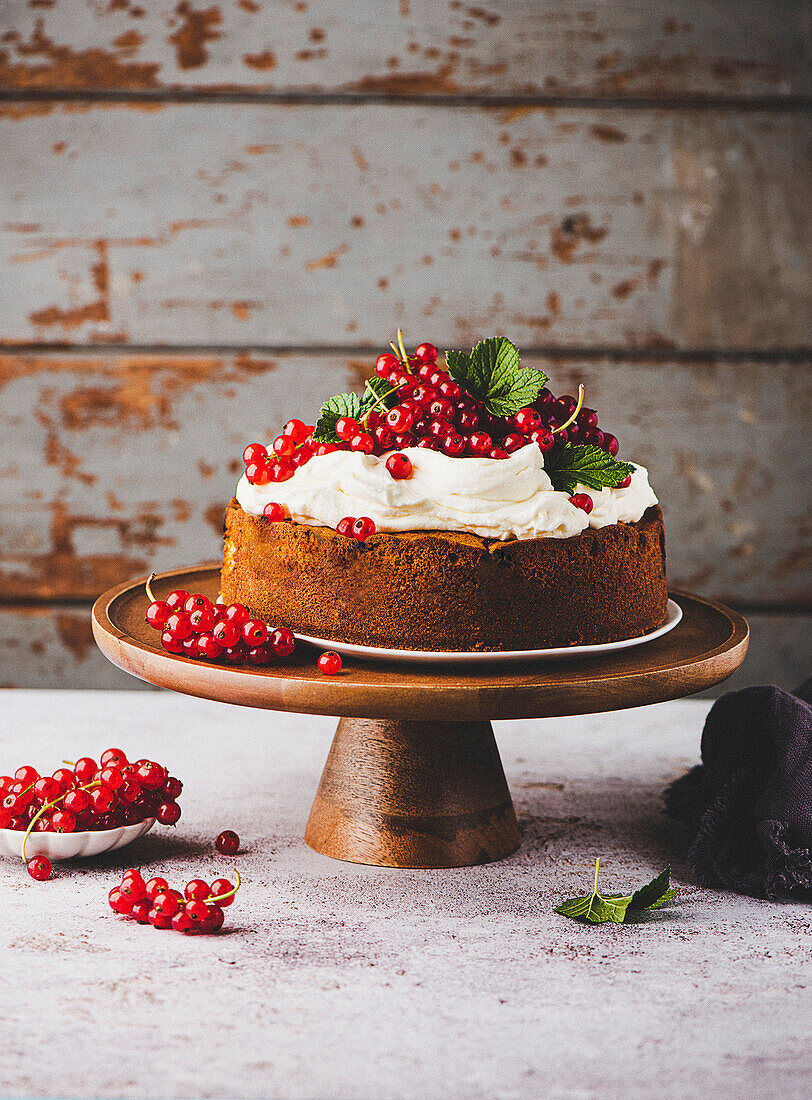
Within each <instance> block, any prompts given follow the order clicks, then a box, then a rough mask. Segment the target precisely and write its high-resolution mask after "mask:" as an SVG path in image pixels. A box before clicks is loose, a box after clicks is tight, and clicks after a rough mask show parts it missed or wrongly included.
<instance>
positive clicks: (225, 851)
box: [214, 829, 240, 856]
mask: <svg viewBox="0 0 812 1100" xmlns="http://www.w3.org/2000/svg"><path fill="white" fill-rule="evenodd" d="M214 847H215V848H216V849H217V851H218V852H219V853H220V855H223V856H233V855H236V854H237V852H238V851H239V850H240V838H239V837H238V836H237V834H236V833H235V832H234V831H233V829H224V830H223V832H222V833H220V835H219V836H218V837H217V839H216V840H215V842H214Z"/></svg>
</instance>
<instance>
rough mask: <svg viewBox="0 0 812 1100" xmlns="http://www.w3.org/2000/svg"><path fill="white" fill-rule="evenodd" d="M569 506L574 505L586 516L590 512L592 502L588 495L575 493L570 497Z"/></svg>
mask: <svg viewBox="0 0 812 1100" xmlns="http://www.w3.org/2000/svg"><path fill="white" fill-rule="evenodd" d="M570 504H574V505H575V507H576V508H581V509H582V510H583V511H584V512H586V514H587V515H589V513H590V512H591V511H592V508H593V501H592V497H591V496H590V495H589V493H575V495H574V496H571V497H570Z"/></svg>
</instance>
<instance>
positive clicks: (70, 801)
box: [62, 790, 90, 814]
mask: <svg viewBox="0 0 812 1100" xmlns="http://www.w3.org/2000/svg"><path fill="white" fill-rule="evenodd" d="M62 805H63V806H64V807H65V809H66V810H69V811H70V813H72V814H82V813H84V812H85V810H86V809H87V808H88V806H89V805H90V795H89V794H88V793H87V791H80V790H74V791H68V792H67V794H66V795H65V797H64V798H63V799H62Z"/></svg>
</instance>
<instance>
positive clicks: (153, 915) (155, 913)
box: [148, 907, 172, 929]
mask: <svg viewBox="0 0 812 1100" xmlns="http://www.w3.org/2000/svg"><path fill="white" fill-rule="evenodd" d="M148 919H149V923H150V924H151V925H152V927H153V928H162V929H166V928H171V927H172V918H171V917H165V916H164V915H163V913H161V912H160V911H159V910H158V909H155V908H154V907H153V908H152V909H150V911H149V918H148Z"/></svg>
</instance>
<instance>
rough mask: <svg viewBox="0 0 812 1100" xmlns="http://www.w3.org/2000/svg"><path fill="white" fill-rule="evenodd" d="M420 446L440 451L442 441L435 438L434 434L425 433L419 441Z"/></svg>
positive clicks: (428, 449)
mask: <svg viewBox="0 0 812 1100" xmlns="http://www.w3.org/2000/svg"><path fill="white" fill-rule="evenodd" d="M417 445H418V447H423V448H424V449H425V450H427V451H439V450H440V441H439V439H435V438H434V436H433V435H424V436H422V437H421V438H420V439H418V441H417Z"/></svg>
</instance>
